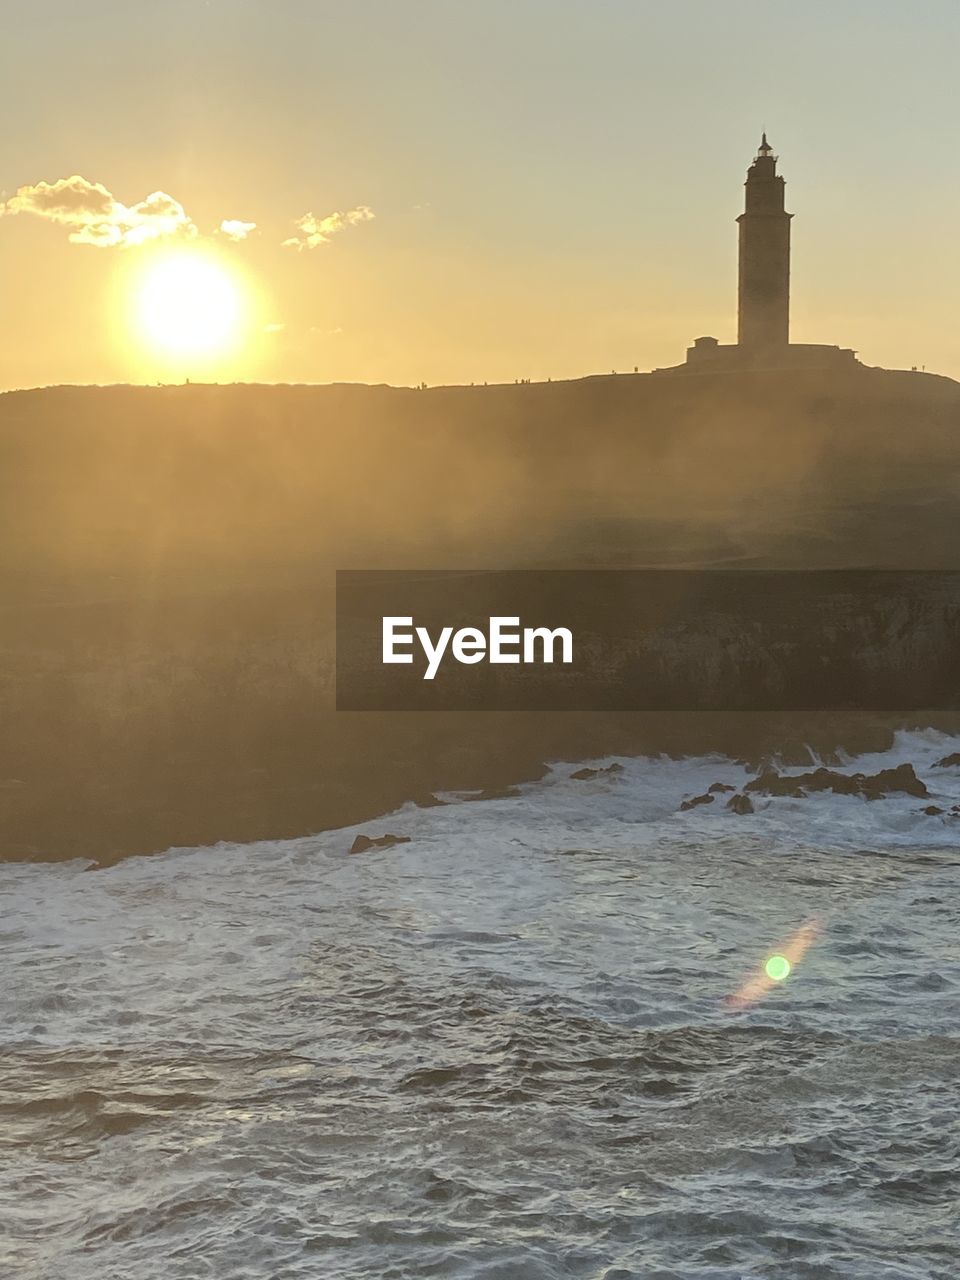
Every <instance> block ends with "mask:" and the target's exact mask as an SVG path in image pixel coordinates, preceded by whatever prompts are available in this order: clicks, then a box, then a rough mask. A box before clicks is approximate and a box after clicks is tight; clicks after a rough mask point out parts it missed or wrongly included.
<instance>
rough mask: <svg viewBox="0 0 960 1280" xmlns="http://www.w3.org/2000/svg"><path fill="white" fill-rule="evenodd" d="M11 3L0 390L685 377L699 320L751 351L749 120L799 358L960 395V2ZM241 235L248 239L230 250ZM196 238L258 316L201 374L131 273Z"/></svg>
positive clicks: (0, 93) (2, 77) (0, 169)
mask: <svg viewBox="0 0 960 1280" xmlns="http://www.w3.org/2000/svg"><path fill="white" fill-rule="evenodd" d="M2 16H3V19H4V32H3V35H4V39H3V42H2V46H0V104H2V118H3V120H4V122H5V124H4V133H3V138H2V142H0V161H2V163H0V188H2V193H3V197H4V199H5V200H7V201H8V202H9V201H10V200H11V199H13V200H14V204H13V205H12V206H11V205H10V204H9V203H8V205H7V211H6V214H5V216H3V217H2V218H0V272H2V279H3V287H4V292H5V296H6V306H5V307H4V309H3V316H2V320H0V325H2V340H0V386H4V387H13V386H30V385H37V384H44V383H50V382H109V381H121V380H137V381H151V380H156V379H157V378H160V377H167V376H171V375H176V373H177V372H178V371H179V372H182V373H183V374H187V373H191V372H192V373H194V375H195V376H197V375H204V374H209V375H210V376H222V377H224V378H226V377H233V376H239V377H246V378H258V379H264V380H269V381H276V380H296V381H321V382H323V381H331V380H347V381H365V382H394V383H414V382H417V381H419V380H421V379H423V380H425V381H427V382H429V383H437V382H447V381H466V382H469V381H474V380H476V381H484V380H490V381H495V380H508V381H512V380H513V379H514V378H521V377H529V378H534V379H540V378H546V377H548V376H552V377H554V378H558V377H569V376H575V375H578V374H582V373H590V372H608V371H609V370H611V369H619V370H625V369H632V368H633V366H634V365H639V366H640V368H641V369H643V368H650V367H654V366H657V365H664V364H672V363H676V362H678V361H679V360H680V359H682V357H683V351H684V348H685V347H686V346H687V345H688V344H689V342H690V341H691V340H692V339H693V338H694V337H696V336H698V335H699V334H703V333H712V334H715V335H716V336H717V337H719V338H720V339H721V340H722V341H732V340H733V339H734V336H735V272H736V227H735V225H734V221H733V220H734V218H735V216H736V214H737V213H738V212H739V211H740V209H741V208H742V195H743V190H742V185H741V184H742V182H743V179H744V174H745V170H746V167H747V165H748V163H749V161H750V159H751V158H752V155H753V153H754V151H755V150H756V145H757V142H758V139H759V133H760V129H761V127H765V128H766V129H767V131H768V133H769V135H770V139H771V142H772V143H773V144H774V146H775V148H776V149H777V151H778V152H779V154H780V156H781V171H782V172H783V173H784V175H785V176H786V179H787V208H788V209H790V210H791V211H792V212H793V213H794V214H795V215H796V216H795V218H794V222H793V235H794V256H793V329H792V336H793V338H794V340H796V341H808V342H811V341H820V342H837V343H840V344H841V345H844V346H852V347H854V348H856V349H858V350H859V351H860V353H861V356H862V358H863V359H864V360H865V361H866V362H867V363H871V364H883V365H888V366H893V367H904V366H910V365H912V364H916V365H925V366H926V367H927V368H928V369H930V370H935V371H939V372H944V373H949V374H952V375H953V376H957V377H960V342H958V340H957V336H956V333H957V326H956V312H957V310H958V307H960V236H958V226H960V144H958V107H960V101H958V98H960V93H958V88H957V85H958V76H957V71H956V59H957V49H958V47H960V5H958V4H957V3H956V0H913V2H912V3H910V4H907V3H904V2H903V0H896V2H894V0H829V2H827V0H791V2H790V3H787V2H786V0H669V2H667V0H663V2H660V3H650V2H648V0H592V2H589V3H588V2H586V0H470V2H467V0H350V2H349V3H344V0H338V2H337V3H327V2H326V0H164V3H162V4H147V3H134V4H131V3H123V4H121V3H115V2H107V0H85V2H84V3H76V2H75V0H70V2H69V3H68V2H67V0H33V2H32V3H19V2H18V0H5V2H4V4H3V8H2ZM73 175H79V177H80V178H82V179H83V180H84V183H85V185H83V186H82V187H81V186H77V185H76V184H75V185H74V186H73V187H71V188H69V189H68V188H62V187H55V188H54V190H53V192H52V193H51V191H50V190H49V188H42V187H39V185H38V184H41V183H46V184H55V183H57V182H58V180H61V179H66V178H69V177H72V176H73ZM23 188H26V189H27V191H26V193H25V194H23V195H22V196H21V197H20V198H19V203H17V199H18V198H17V196H16V193H17V192H18V190H21V189H23ZM153 192H162V193H164V196H165V197H166V198H167V199H164V198H162V197H161V198H158V199H155V200H154V202H153V203H152V204H150V205H147V206H142V205H141V202H142V201H144V199H145V197H147V196H149V195H150V194H151V193H153ZM138 206H140V207H138ZM17 210H19V212H18V211H17ZM51 213H54V214H56V216H55V217H52V216H51ZM307 214H312V215H313V219H312V221H310V220H306V221H301V223H300V225H299V227H298V226H297V225H296V220H298V219H301V220H302V219H304V218H305V215H307ZM334 214H339V215H340V216H339V217H338V218H337V217H332V216H331V215H334ZM225 219H226V220H232V221H233V222H236V223H241V224H249V223H255V224H256V226H255V228H254V229H252V230H250V229H249V228H246V227H236V226H234V227H232V228H231V230H232V234H233V235H234V236H244V237H245V238H243V239H231V238H230V237H229V236H227V235H225V234H223V233H222V232H220V233H218V234H217V235H216V236H213V235H212V234H211V233H212V232H213V231H214V230H215V229H216V228H217V227H218V226H219V225H220V223H221V222H222V221H223V220H225ZM70 235H73V236H74V238H75V240H80V241H81V242H80V243H72V242H71V241H70V239H69V237H70ZM138 239H139V240H141V241H142V242H141V243H133V244H131V243H128V242H129V241H137V240H138ZM290 240H292V241H294V243H288V244H284V243H283V242H284V241H290ZM84 241H86V242H84ZM311 244H312V245H313V246H314V247H309V246H310V245H311ZM181 245H186V246H188V247H189V248H190V249H191V251H199V252H203V253H210V254H212V255H213V260H214V261H216V262H219V263H220V264H221V265H223V267H224V269H225V270H226V272H227V274H228V276H230V277H231V278H233V279H235V280H238V281H239V280H242V281H244V282H245V283H244V289H245V290H246V291H247V293H248V294H249V297H250V299H251V301H250V303H249V306H248V310H247V312H246V314H245V320H244V324H245V328H244V331H243V336H244V341H243V343H242V344H241V345H239V346H237V347H236V348H235V349H234V350H233V351H232V352H231V353H230V355H229V358H223V359H221V360H220V361H219V364H218V365H217V367H215V368H213V367H211V368H200V367H199V365H198V367H197V368H193V367H192V363H191V359H190V357H188V356H184V357H182V358H181V357H177V359H178V360H179V361H180V362H181V364H182V368H180V369H179V370H178V369H177V368H171V361H170V359H169V358H168V357H164V356H161V355H160V353H159V352H158V351H156V350H155V349H153V348H152V347H151V346H150V344H149V342H145V341H144V340H143V337H142V335H141V333H140V331H139V330H138V329H137V328H136V325H135V321H134V319H133V316H134V313H135V310H136V305H137V298H138V292H137V291H138V289H140V287H141V286H140V285H139V283H138V281H139V280H140V277H141V275H142V272H143V270H144V268H145V267H146V266H147V265H148V264H149V263H150V262H151V261H154V260H155V259H156V256H157V255H158V254H159V253H160V252H161V251H164V252H165V251H167V250H171V249H173V248H175V247H177V246H181ZM298 246H299V247H298Z"/></svg>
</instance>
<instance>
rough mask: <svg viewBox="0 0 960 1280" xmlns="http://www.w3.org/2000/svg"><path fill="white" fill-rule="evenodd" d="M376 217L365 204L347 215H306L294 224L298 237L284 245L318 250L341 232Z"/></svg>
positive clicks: (299, 248) (292, 247)
mask: <svg viewBox="0 0 960 1280" xmlns="http://www.w3.org/2000/svg"><path fill="white" fill-rule="evenodd" d="M375 216H376V215H375V214H374V212H373V210H372V209H370V208H368V207H367V206H366V205H365V204H361V205H358V206H357V208H356V209H348V210H347V211H346V212H345V213H340V212H337V213H328V214H327V215H326V217H325V218H318V217H317V215H316V214H315V213H305V214H304V215H303V217H302V218H297V219H296V220H295V222H294V224H293V225H294V226H295V227H296V228H297V231H296V235H292V236H290V238H289V239H287V240H284V242H283V244H284V247H285V248H289V249H296V250H298V251H300V250H302V249H317V248H319V246H320V245H322V244H327V243H329V241H330V240H331V238H332V237H333V236H335V235H336V234H337V233H338V232H339V231H343V230H345V228H347V227H356V226H359V224H360V223H361V222H369V221H370V219H371V218H373V217H375Z"/></svg>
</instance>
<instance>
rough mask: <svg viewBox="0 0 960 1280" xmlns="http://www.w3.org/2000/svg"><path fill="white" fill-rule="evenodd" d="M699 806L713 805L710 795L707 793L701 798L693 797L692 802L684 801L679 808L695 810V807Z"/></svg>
mask: <svg viewBox="0 0 960 1280" xmlns="http://www.w3.org/2000/svg"><path fill="white" fill-rule="evenodd" d="M701 804H713V796H712V795H710V793H709V792H707V793H705V794H704V795H702V796H694V797H693V799H692V800H684V802H683V804H682V805H681V806H680V808H681V810H683V809H696V807H697V805H701Z"/></svg>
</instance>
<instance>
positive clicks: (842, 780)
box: [744, 764, 930, 800]
mask: <svg viewBox="0 0 960 1280" xmlns="http://www.w3.org/2000/svg"><path fill="white" fill-rule="evenodd" d="M744 791H753V792H759V793H760V794H761V795H767V796H804V795H807V794H808V793H810V792H812V791H832V792H833V793H834V794H835V795H840V796H866V798H867V799H868V800H880V799H882V798H883V797H884V796H886V795H889V794H890V793H896V792H901V793H903V794H904V795H908V796H920V797H926V796H928V795H929V794H930V793H929V791H928V790H927V788H926V786H925V785H924V783H923V782H922V781H921V780H920V779H919V778H918V777H917V775H916V773H915V771H914V768H913V765H912V764H900V765H897V766H896V768H894V769H881V770H880V771H879V773H873V774H866V773H839V772H838V771H837V770H836V769H824V768H820V769H813V770H811V771H810V772H808V773H796V774H780V773H777V771H776V769H767V770H764V772H763V773H761V774H760V775H759V776H758V777H756V778H752V779H751V780H750V781H749V782H748V783H747V785H746V786H745V787H744Z"/></svg>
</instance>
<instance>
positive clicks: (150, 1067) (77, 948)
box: [0, 731, 960, 1280]
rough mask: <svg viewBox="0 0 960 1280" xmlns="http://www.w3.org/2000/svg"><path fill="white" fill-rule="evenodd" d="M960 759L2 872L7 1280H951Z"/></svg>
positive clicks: (915, 746)
mask: <svg viewBox="0 0 960 1280" xmlns="http://www.w3.org/2000/svg"><path fill="white" fill-rule="evenodd" d="M958 749H960V739H952V738H950V737H948V736H945V735H943V734H940V733H935V732H932V731H929V732H915V733H910V734H901V735H899V736H898V737H897V739H896V741H895V743H894V745H893V747H892V748H891V749H890V750H889V751H886V752H883V753H881V754H876V755H871V756H863V757H859V758H857V759H854V760H847V761H845V762H844V767H845V768H847V769H857V770H862V771H864V772H874V771H876V770H877V769H880V768H888V767H891V766H892V765H895V764H898V763H902V762H904V761H909V762H910V763H912V764H913V765H914V766H915V768H916V770H917V773H918V774H919V776H920V777H922V778H923V779H924V780H925V782H926V783H927V785H928V787H929V788H930V792H931V799H930V800H929V801H927V800H922V799H918V798H916V797H911V796H905V795H894V796H889V797H887V798H885V799H878V800H867V799H864V798H863V797H859V796H839V795H834V794H832V793H818V794H814V795H808V796H806V797H804V798H800V797H793V796H777V797H769V798H763V797H760V796H756V797H755V805H756V811H755V812H754V813H753V814H746V815H740V814H737V813H734V812H731V811H730V810H728V809H727V808H726V804H725V801H726V799H727V796H728V794H729V793H721V794H718V795H717V798H716V800H715V802H713V803H710V804H705V805H702V806H699V807H696V808H693V809H690V810H687V811H683V810H681V809H680V804H681V802H682V801H683V800H684V799H685V798H689V797H691V796H694V795H697V794H702V793H704V792H705V791H706V789H707V788H708V787H709V786H710V785H711V784H714V783H718V782H719V783H724V784H726V785H729V786H732V787H736V788H737V789H738V790H739V789H740V788H742V786H743V784H744V782H745V781H747V780H748V778H749V777H750V776H751V775H750V773H749V771H748V769H747V767H746V766H745V765H744V764H743V763H742V762H736V761H732V760H729V759H726V758H724V757H721V756H706V757H700V758H694V759H684V760H674V759H667V758H638V759H627V758H619V759H617V760H604V761H595V762H592V763H593V765H594V766H595V767H597V768H606V767H607V766H609V765H610V764H614V763H615V764H619V765H620V766H621V769H620V770H619V771H617V770H612V771H609V772H604V773H598V774H597V775H595V776H592V777H588V778H586V779H583V778H581V779H574V778H572V777H571V775H572V774H573V773H574V772H577V771H578V769H579V768H580V767H582V762H578V763H558V764H556V765H554V766H552V767H551V769H550V771H549V773H548V775H547V776H546V777H545V778H544V779H543V780H542V781H539V782H536V783H532V784H529V785H524V786H522V787H520V788H518V789H517V792H516V794H508V795H505V796H504V797H503V798H499V799H480V800H477V799H475V798H472V797H471V795H470V794H469V793H467V794H457V795H446V796H442V797H440V798H441V799H443V800H444V801H446V803H444V804H442V805H438V806H436V807H430V808H418V807H415V806H413V805H409V806H405V807H404V808H402V809H400V810H398V811H396V812H394V813H391V814H388V815H385V816H384V817H383V818H381V819H378V820H376V821H373V822H368V823H364V824H363V825H361V826H358V827H354V828H350V829H348V830H336V831H327V832H324V833H322V834H318V835H311V836H305V837H303V838H301V839H296V840H284V841H277V842H261V843H257V844H246V845H233V844H229V845H228V844H221V845H217V846H215V847H211V848H195V849H173V850H170V851H168V852H167V853H164V854H160V855H157V856H153V857H138V858H130V859H128V860H126V861H123V862H121V863H119V864H118V865H114V866H111V867H109V868H107V869H97V868H96V867H93V866H91V865H90V864H89V863H85V862H81V861H75V862H66V863H59V864H24V863H20V864H7V865H4V866H2V867H0V888H2V919H0V975H2V983H0V1276H3V1277H4V1278H5V1280H6V1278H8V1277H9V1278H10V1280H14V1278H16V1280H203V1278H206V1277H209V1278H211V1280H326V1278H327V1277H331V1278H336V1280H341V1278H342V1280H422V1278H427V1277H462V1278H463V1280H641V1278H642V1280H748V1278H749V1280H830V1278H831V1277H844V1278H847V1280H854V1278H856V1280H956V1277H957V1276H960V1123H958V1121H960V1039H958V1037H960V817H957V816H953V815H951V813H950V807H951V806H952V805H953V804H956V803H958V802H960V769H957V768H944V767H937V766H936V764H935V762H936V761H937V760H939V759H940V758H942V757H944V756H946V755H948V754H950V753H951V752H954V751H957V750H958ZM928 804H934V805H936V806H937V807H939V808H942V809H943V810H944V813H942V814H939V815H928V814H925V813H923V812H922V810H923V809H924V807H925V806H926V805H928ZM360 833H363V834H366V835H369V836H381V835H384V834H386V833H393V834H397V835H403V836H407V837H409V842H407V843H401V844H396V845H394V846H393V847H389V848H375V849H371V850H368V851H367V852H366V853H362V854H351V853H350V852H349V850H350V847H351V845H352V843H353V841H354V838H355V837H356V836H357V835H358V834H360ZM798 939H799V940H800V941H799V942H798ZM778 956H782V957H787V958H788V959H789V960H790V963H791V965H792V967H791V971H790V972H789V974H788V975H787V976H785V977H784V976H782V974H783V969H784V965H783V964H782V963H780V962H779V961H777V962H776V964H775V965H774V969H775V972H776V973H777V975H778V976H777V979H776V980H775V981H774V980H771V979H769V978H768V977H766V971H767V966H768V962H769V961H770V959H771V957H778Z"/></svg>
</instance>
